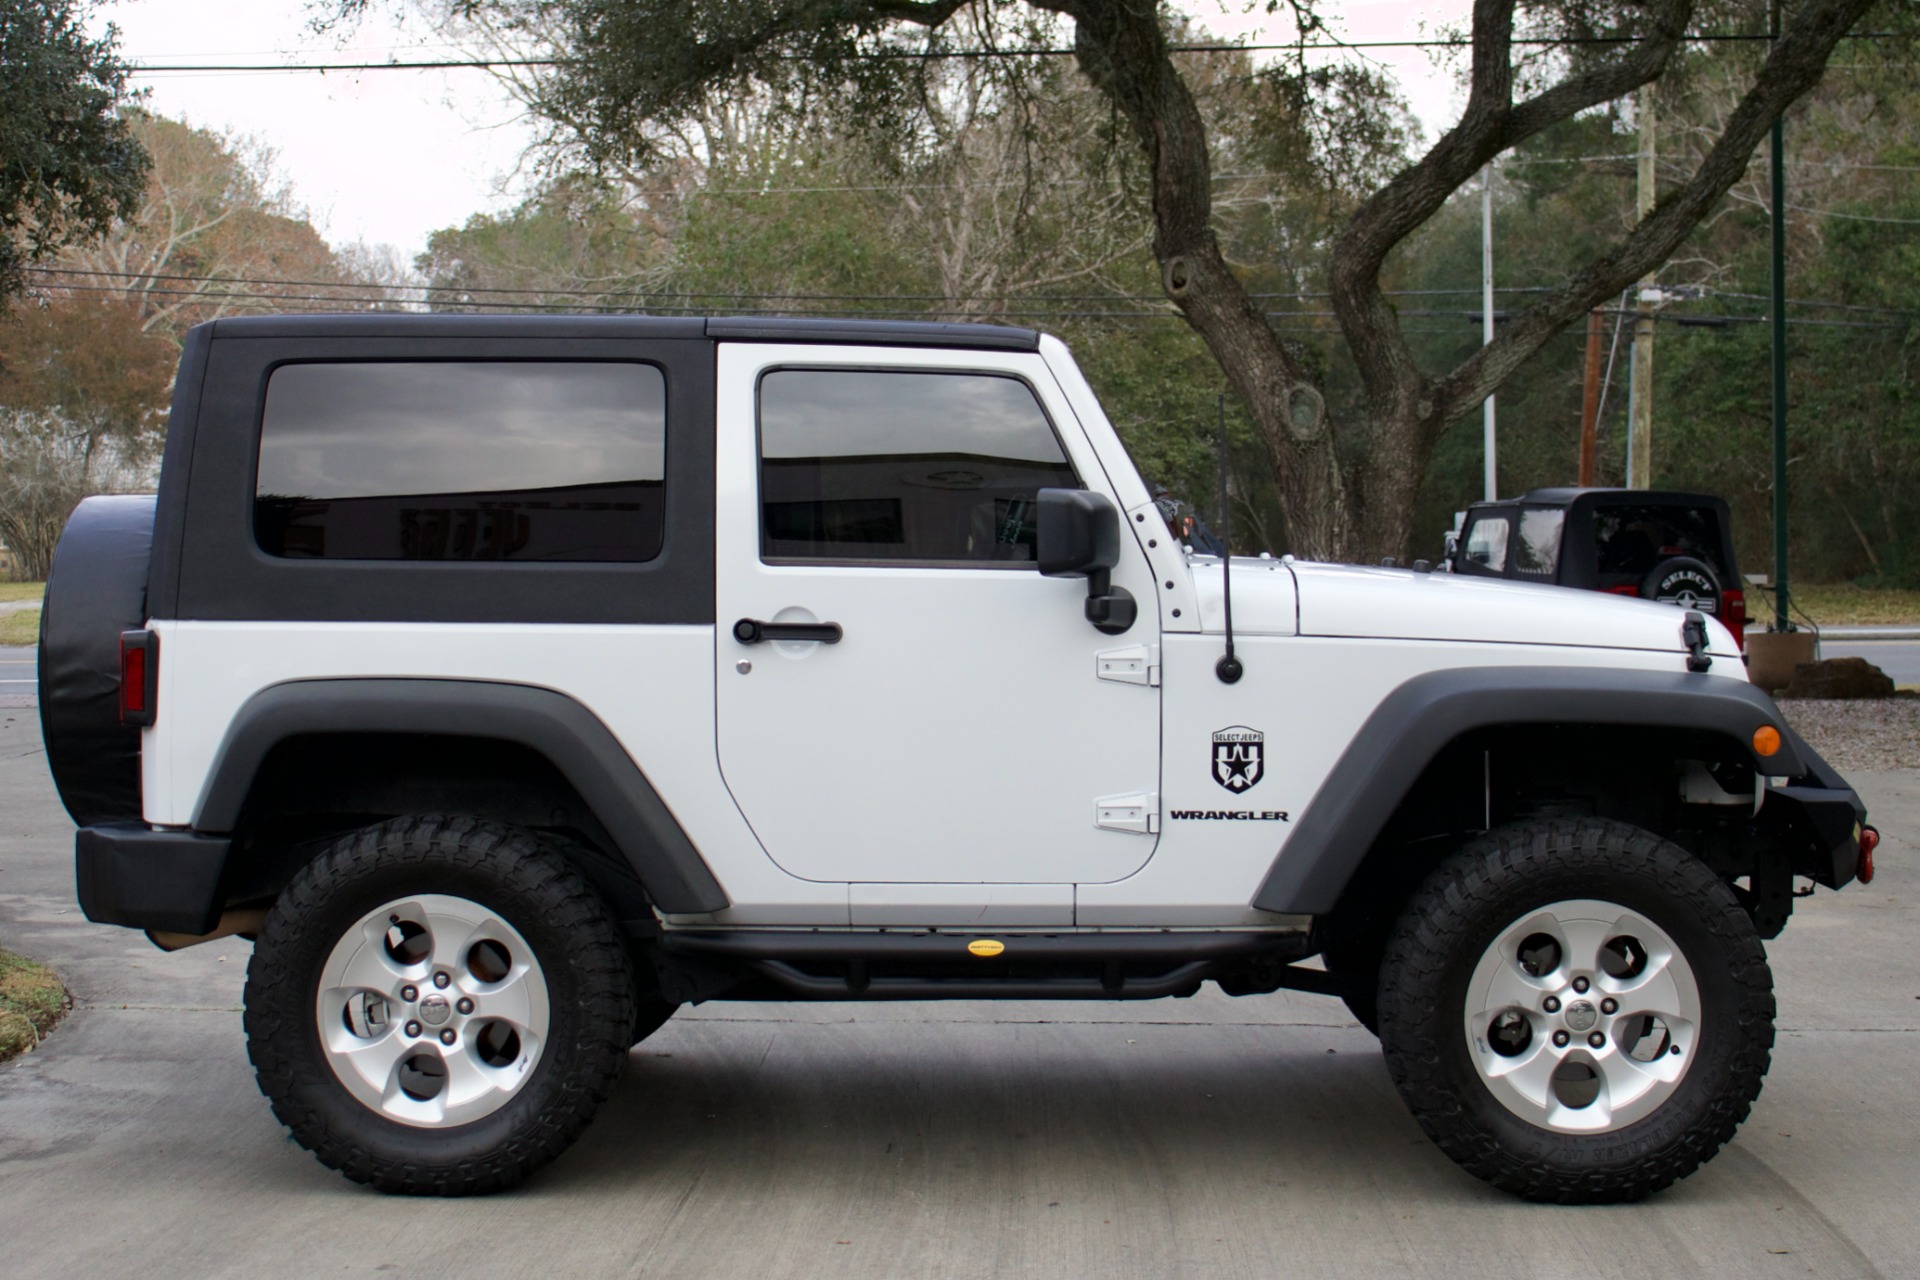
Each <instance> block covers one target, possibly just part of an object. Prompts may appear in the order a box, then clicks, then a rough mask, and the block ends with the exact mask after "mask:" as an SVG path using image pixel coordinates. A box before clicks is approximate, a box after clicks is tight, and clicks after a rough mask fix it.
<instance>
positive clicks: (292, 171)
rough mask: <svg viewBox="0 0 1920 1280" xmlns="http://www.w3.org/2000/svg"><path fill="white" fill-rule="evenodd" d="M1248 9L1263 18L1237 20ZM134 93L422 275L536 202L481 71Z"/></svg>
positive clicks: (1436, 111) (1350, 23) (186, 1)
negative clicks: (480, 230) (518, 170)
mask: <svg viewBox="0 0 1920 1280" xmlns="http://www.w3.org/2000/svg"><path fill="white" fill-rule="evenodd" d="M1186 3H1187V7H1188V8H1189V9H1190V10H1191V11H1192V12H1193V13H1194V14H1195V15H1196V16H1197V17H1198V18H1199V19H1200V21H1201V22H1202V23H1203V24H1205V25H1206V27H1207V28H1208V29H1209V30H1211V31H1213V32H1215V33H1216V34H1219V35H1221V36H1223V37H1232V36H1245V37H1247V38H1248V39H1250V40H1257V39H1258V38H1259V37H1260V35H1261V34H1262V32H1263V31H1265V32H1269V33H1275V34H1277V33H1280V32H1281V31H1282V28H1279V27H1277V26H1270V25H1268V19H1267V18H1266V17H1265V14H1264V10H1265V8H1266V6H1265V4H1264V3H1254V4H1252V5H1251V6H1248V5H1246V4H1245V3H1243V2H1241V0H1227V8H1228V9H1229V10H1230V11H1229V12H1222V6H1221V3H1220V0H1186ZM1247 7H1251V8H1253V9H1254V10H1255V11H1256V12H1255V13H1253V14H1244V13H1242V12H1240V10H1242V9H1243V8H1247ZM1470 7H1471V6H1470V0H1429V2H1428V3H1416V2H1413V0H1344V3H1336V4H1334V5H1332V6H1331V10H1333V11H1337V13H1338V14H1339V20H1340V23H1341V30H1342V34H1343V35H1344V36H1345V38H1346V39H1349V40H1355V41H1361V40H1409V39H1419V38H1421V37H1422V36H1423V35H1426V34H1429V33H1430V32H1431V31H1432V29H1433V24H1436V23H1439V22H1444V21H1448V20H1452V19H1455V18H1458V17H1459V16H1461V15H1464V14H1465V13H1466V12H1468V11H1469V9H1470ZM101 13H102V16H103V17H104V18H105V19H106V20H110V21H112V22H114V23H115V24H117V25H118V26H119V28H120V31H121V36H122V39H121V49H122V52H123V54H124V56H125V57H126V58H127V59H129V60H130V61H133V62H137V63H154V64H165V63H175V64H180V63H189V62H240V63H254V62H272V61H276V60H298V61H385V60H387V59H389V58H391V59H395V60H398V61H417V60H422V59H427V58H433V57H445V56H449V55H456V56H457V53H458V51H456V50H450V49H448V48H446V47H444V46H442V45H439V44H437V43H435V42H434V41H433V39H432V37H431V35H430V34H429V33H427V32H425V31H424V30H421V29H419V28H417V27H398V26H396V25H395V24H393V23H392V22H391V21H390V20H389V19H387V18H385V17H384V16H383V15H376V16H375V17H372V18H369V19H368V20H367V21H366V22H365V23H363V24H362V25H361V27H360V28H359V30H358V31H357V32H355V33H354V35H353V36H352V38H351V39H350V40H349V41H347V42H346V43H345V44H344V46H343V44H342V43H341V41H340V40H339V39H337V38H335V37H328V36H318V35H315V34H314V33H313V32H312V31H311V30H310V29H309V27H308V25H307V18H308V10H307V8H306V6H305V4H304V3H303V0H115V2H113V3H108V4H105V5H103V6H102V10H101ZM1366 56H1368V57H1372V58H1375V59H1377V60H1378V61H1379V62H1380V63H1381V64H1383V65H1385V66H1387V67H1390V68H1391V69H1392V70H1393V71H1394V72H1395V74H1396V75H1397V76H1398V77H1399V78H1400V81H1401V84H1402V86H1403V88H1404V89H1405V91H1406V93H1407V96H1408V97H1409V99H1410V100H1411V101H1412V103H1413V106H1414V109H1415V111H1416V112H1417V113H1418V114H1419V115H1420V117H1421V118H1422V119H1423V120H1424V121H1426V122H1427V124H1428V127H1429V129H1430V130H1431V129H1433V128H1434V127H1435V126H1436V125H1437V124H1444V123H1450V122H1451V120H1452V118H1453V115H1454V114H1455V113H1457V111H1458V105H1459V99H1458V95H1457V93H1456V91H1455V87H1454V82H1453V79H1452V76H1451V75H1450V74H1448V73H1444V72H1440V71H1436V70H1435V68H1434V65H1433V63H1432V61H1431V59H1430V58H1429V56H1428V52H1427V51H1426V50H1419V49H1404V50H1402V49H1391V50H1376V51H1369V53H1368V54H1367V55H1366ZM136 83H137V84H139V85H141V86H143V87H145V88H146V89H148V90H149V91H150V93H151V97H150V98H149V100H148V101H149V106H150V107H151V108H152V109H153V110H154V111H157V112H159V113H160V114H162V115H168V116H175V117H184V118H185V119H187V120H188V121H189V122H191V123H193V124H196V125H205V126H210V127H212V128H215V129H219V130H226V131H232V132H237V133H242V134H251V135H253V136H254V137H256V138H258V139H259V140H260V141H261V142H263V143H264V144H266V145H267V146H268V147H271V148H272V149H273V150H274V151H275V152H276V153H277V157H278V164H277V168H278V172H279V174H280V176H281V177H282V178H284V179H286V180H287V181H289V182H290V183H291V184H292V187H293V192H294V197H295V199H296V200H297V201H298V202H299V203H301V204H303V205H304V206H306V208H307V209H308V210H309V212H310V214H311V216H312V218H313V220H314V223H315V225H317V226H318V227H319V228H320V230H321V232H322V233H323V234H324V235H325V236H326V237H327V239H328V240H329V241H330V242H332V243H333V244H335V245H342V244H349V243H352V242H353V241H356V240H365V241H367V242H368V243H370V244H375V245H378V244H386V245H391V246H393V247H394V248H395V249H396V250H398V251H399V253H400V255H401V257H402V259H403V260H405V261H411V259H412V258H413V256H414V255H415V254H417V253H419V252H420V251H421V250H422V249H424V248H425V247H426V242H427V236H428V235H429V234H430V233H431V232H433V231H434V230H436V229H437V228H440V227H445V226H453V225H457V224H459V223H461V222H464V221H465V220H466V219H467V217H468V216H469V215H471V214H474V213H479V212H490V211H495V210H499V209H503V208H506V207H508V206H510V205H512V204H513V203H515V202H516V199H517V197H518V196H520V195H522V194H524V189H523V188H521V187H520V186H519V185H518V184H517V181H516V179H515V177H514V169H515V163H516V161H517V160H518V159H519V157H520V154H521V151H522V150H523V148H524V147H525V146H526V143H527V140H528V130H527V129H526V128H525V126H524V125H523V124H521V123H520V122H519V121H518V119H517V116H518V110H517V108H516V107H515V105H514V104H513V103H512V102H511V101H510V100H509V99H508V98H507V97H506V95H505V94H504V93H502V92H501V91H500V90H499V89H498V88H497V87H496V86H495V84H494V82H493V81H492V79H491V78H490V77H489V76H488V75H487V74H486V73H485V72H482V71H373V72H358V73H355V72H333V73H328V74H326V75H315V74H312V73H304V74H296V75H289V74H280V73H176V74H158V75H147V76H142V77H140V78H139V79H138V80H137V81H136Z"/></svg>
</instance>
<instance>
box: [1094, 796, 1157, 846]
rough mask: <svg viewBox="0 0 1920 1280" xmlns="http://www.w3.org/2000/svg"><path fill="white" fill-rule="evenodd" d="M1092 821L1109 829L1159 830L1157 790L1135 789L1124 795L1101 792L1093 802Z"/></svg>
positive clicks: (1147, 834) (1149, 832) (1143, 831)
mask: <svg viewBox="0 0 1920 1280" xmlns="http://www.w3.org/2000/svg"><path fill="white" fill-rule="evenodd" d="M1093 825H1094V826H1096V827H1101V828H1104V829H1106V830H1108V831H1133V832H1137V833H1138V834H1140V835H1143V836H1150V835H1155V834H1157V833H1158V832H1159V830H1160V793H1159V792H1158V791H1134V792H1129V793H1128V794H1126V795H1123V796H1101V797H1100V798H1099V799H1098V800H1095V801H1094V802H1093Z"/></svg>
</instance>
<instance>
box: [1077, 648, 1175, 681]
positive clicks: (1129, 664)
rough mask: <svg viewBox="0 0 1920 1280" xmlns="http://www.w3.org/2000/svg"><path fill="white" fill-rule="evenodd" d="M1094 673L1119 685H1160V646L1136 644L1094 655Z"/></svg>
mask: <svg viewBox="0 0 1920 1280" xmlns="http://www.w3.org/2000/svg"><path fill="white" fill-rule="evenodd" d="M1093 673H1094V674H1095V675H1096V676H1098V677H1099V678H1100V679H1102V680H1112V681H1115V682H1117V683H1119V684H1144V685H1151V686H1153V687H1155V688H1158V687H1159V685H1160V646H1159V645H1157V644H1136V645H1132V646H1130V647H1128V648H1125V649H1108V650H1106V651H1104V652H1102V653H1096V654H1094V655H1093Z"/></svg>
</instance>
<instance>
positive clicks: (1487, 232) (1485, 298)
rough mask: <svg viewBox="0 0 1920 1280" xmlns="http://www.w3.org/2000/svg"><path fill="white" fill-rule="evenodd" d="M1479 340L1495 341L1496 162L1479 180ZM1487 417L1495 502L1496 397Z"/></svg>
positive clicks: (1489, 484)
mask: <svg viewBox="0 0 1920 1280" xmlns="http://www.w3.org/2000/svg"><path fill="white" fill-rule="evenodd" d="M1480 315H1481V324H1480V340H1481V345H1482V346H1486V345H1490V344H1491V343H1492V342H1493V161H1491V160H1489V161H1487V167H1486V169H1485V170H1484V171H1483V172H1482V174H1481V179H1480ZM1481 412H1482V414H1483V415H1484V421H1483V423H1482V427H1481V430H1482V434H1483V435H1484V436H1485V452H1486V471H1487V474H1486V499H1487V501H1488V502H1493V501H1495V500H1496V499H1498V498H1499V496H1500V486H1499V468H1498V467H1497V466H1496V465H1495V460H1494V441H1493V427H1494V421H1495V419H1494V412H1493V397H1492V396H1488V397H1487V403H1486V405H1485V407H1484V408H1483V409H1482V410H1481Z"/></svg>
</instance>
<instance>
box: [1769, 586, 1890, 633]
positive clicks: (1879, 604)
mask: <svg viewBox="0 0 1920 1280" xmlns="http://www.w3.org/2000/svg"><path fill="white" fill-rule="evenodd" d="M1789 586H1790V587H1791V588H1792V591H1793V607H1794V621H1796V622H1800V621H1803V619H1802V618H1801V617H1800V614H1801V613H1803V612H1804V613H1805V614H1806V615H1807V617H1809V618H1812V619H1813V620H1814V621H1815V622H1817V623H1819V624H1820V625H1821V626H1823V627H1871V626H1888V625H1899V626H1913V625H1920V591H1903V590H1894V589H1885V590H1882V589H1878V588H1868V587H1859V586H1855V585H1854V584H1853V583H1851V582H1842V583H1839V584H1836V585H1834V586H1825V587H1818V586H1800V585H1799V584H1797V583H1790V584H1789ZM1747 616H1748V617H1751V618H1754V619H1757V620H1759V621H1761V622H1771V621H1772V620H1773V593H1772V592H1771V591H1760V590H1754V591H1752V592H1750V593H1749V594H1748V596H1747Z"/></svg>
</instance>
